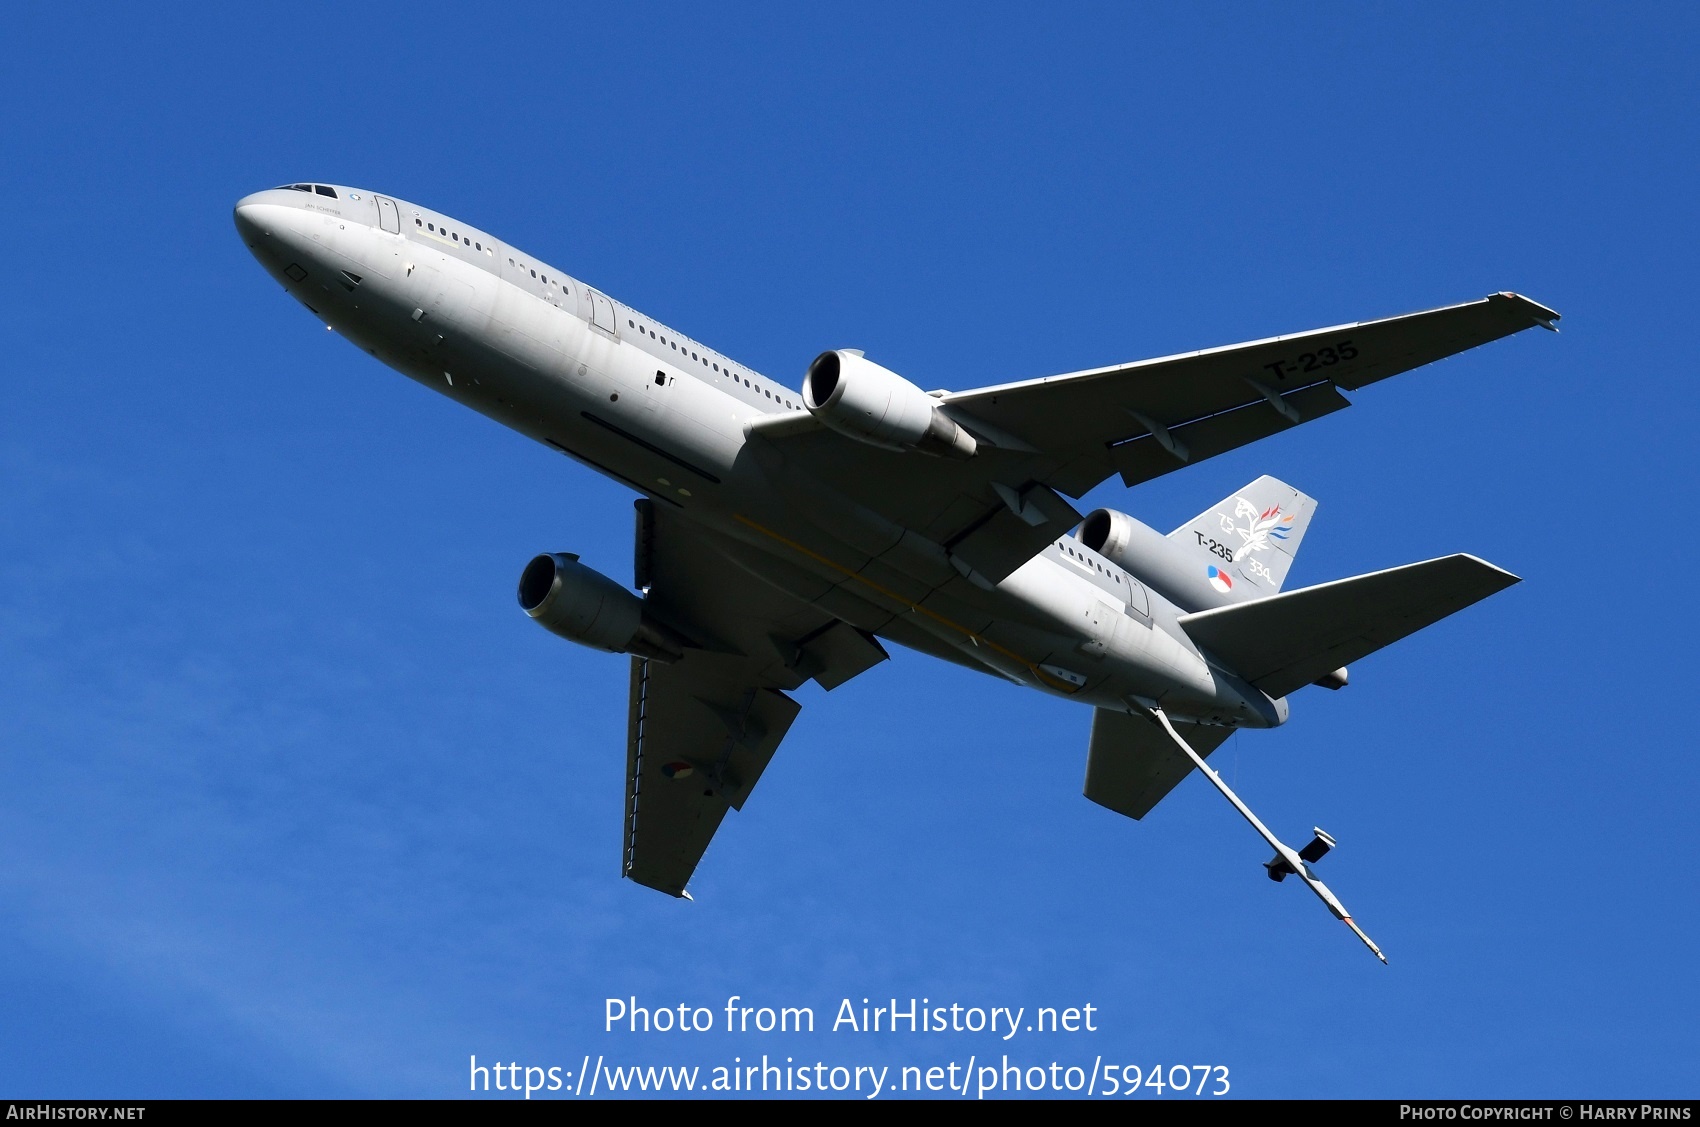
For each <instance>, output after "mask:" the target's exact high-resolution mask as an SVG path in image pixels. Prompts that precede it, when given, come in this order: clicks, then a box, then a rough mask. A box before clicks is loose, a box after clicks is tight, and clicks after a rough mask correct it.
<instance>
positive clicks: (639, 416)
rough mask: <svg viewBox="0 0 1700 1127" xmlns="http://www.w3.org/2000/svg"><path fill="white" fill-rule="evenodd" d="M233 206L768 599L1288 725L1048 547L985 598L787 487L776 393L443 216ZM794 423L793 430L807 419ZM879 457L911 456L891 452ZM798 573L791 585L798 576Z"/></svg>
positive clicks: (365, 342)
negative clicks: (672, 514)
mask: <svg viewBox="0 0 1700 1127" xmlns="http://www.w3.org/2000/svg"><path fill="white" fill-rule="evenodd" d="M302 187H305V188H307V189H309V190H306V191H303V190H301V188H299V187H298V188H280V189H274V190H270V191H264V192H259V193H256V194H254V195H251V196H248V197H246V198H245V199H243V200H242V201H241V202H240V203H239V204H238V205H237V208H236V224H237V227H238V229H239V231H240V232H241V234H242V237H243V240H244V242H246V243H247V245H248V247H249V248H250V250H251V251H252V252H253V253H254V255H255V257H256V258H258V259H259V261H260V262H261V263H262V265H264V266H265V268H266V269H267V271H268V272H270V273H271V275H272V276H273V277H274V278H276V279H277V280H278V281H279V283H281V284H282V285H283V286H284V288H285V289H287V290H288V291H289V292H290V293H291V294H292V295H293V296H295V297H296V298H297V299H298V300H300V301H301V302H302V303H303V304H304V305H306V306H307V307H308V308H309V309H310V310H311V311H312V312H313V314H314V315H315V316H316V317H317V318H319V319H320V320H321V321H322V322H323V323H325V324H326V325H328V326H329V327H331V328H332V329H334V330H335V331H337V332H338V333H340V334H341V335H343V336H344V337H346V338H348V339H349V340H351V341H353V342H354V343H355V344H357V345H359V346H360V347H361V348H364V349H365V350H366V351H368V352H370V353H371V354H372V355H374V356H376V357H377V358H378V359H380V360H382V361H383V362H384V363H386V364H388V365H390V366H391V367H393V368H396V369H397V370H398V371H401V372H403V373H404V374H406V375H408V376H409V377H411V378H412V379H414V380H417V381H418V382H420V383H422V384H424V385H425V386H426V387H429V388H431V389H433V390H435V391H437V392H439V393H440V394H443V395H446V396H448V397H449V398H451V399H454V400H456V401H457V402H460V403H462V404H464V405H466V406H468V407H470V408H472V409H473V410H476V411H479V412H481V413H482V414H485V415H488V416H489V417H491V418H493V419H495V420H496V421H498V422H500V423H502V424H503V425H505V426H508V427H511V428H512V429H514V430H516V431H519V432H520V433H521V434H524V435H526V436H527V437H529V438H532V439H533V440H535V441H537V442H540V443H544V444H546V445H548V446H550V447H552V448H554V449H555V450H558V451H560V452H562V453H564V454H567V455H569V456H571V457H573V458H575V459H577V460H579V461H581V462H583V463H585V464H586V465H589V466H591V467H592V468H594V469H597V470H599V471H601V472H602V473H604V474H607V475H608V476H610V477H612V478H615V479H616V480H619V481H621V482H623V483H625V484H626V485H628V486H630V487H631V488H632V489H634V490H637V491H638V492H640V493H642V494H643V495H645V496H647V497H648V498H650V499H651V501H652V503H654V504H657V505H669V506H674V507H676V508H678V509H679V510H682V512H683V513H684V514H686V515H688V517H689V519H691V520H693V521H695V522H697V523H698V524H700V525H702V526H704V527H705V528H707V529H709V530H712V532H713V533H714V534H715V535H716V536H717V537H718V538H719V539H720V541H721V542H723V543H724V544H725V546H726V550H727V554H728V555H730V556H731V557H732V558H733V559H735V560H736V561H737V562H738V563H739V564H740V565H741V566H743V567H744V568H746V569H747V570H749V571H751V572H753V573H755V574H757V575H760V576H761V577H762V578H764V579H766V580H768V581H769V582H771V583H772V584H774V585H775V586H777V587H779V588H781V589H783V590H787V591H790V592H791V593H792V594H794V595H797V597H799V598H802V599H804V600H805V601H810V598H811V596H810V595H809V594H808V593H807V592H808V591H809V590H814V589H816V588H818V586H819V584H820V582H821V581H822V580H823V579H824V580H828V581H830V582H831V583H832V585H833V588H832V595H831V601H830V602H829V603H828V602H825V601H822V600H819V599H816V600H815V601H821V602H822V605H823V606H825V607H826V608H827V609H830V610H831V612H832V613H833V614H834V615H836V616H837V617H839V618H842V619H844V620H845V621H847V622H849V623H851V624H852V625H854V626H857V627H859V628H861V629H864V630H867V631H869V632H870V633H874V634H877V635H879V636H881V637H884V638H887V639H890V640H892V641H895V642H898V643H900V644H903V645H906V646H909V647H911V648H914V649H917V650H921V651H923V652H927V653H930V654H934V655H935V656H939V657H943V658H946V659H948V660H952V661H956V662H958V663H961V664H964V665H967V666H970V667H972V668H975V669H978V670H982V671H986V672H992V673H997V674H999V675H1001V676H1004V677H1006V678H1008V679H1010V680H1013V681H1016V682H1018V683H1021V684H1024V685H1027V686H1029V687H1032V688H1036V689H1039V690H1041V691H1044V692H1048V693H1052V694H1055V695H1058V696H1064V697H1068V698H1070V699H1075V700H1081V701H1084V702H1086V703H1090V704H1093V705H1096V706H1099V707H1105V708H1111V709H1115V710H1118V711H1128V710H1130V709H1133V708H1137V707H1140V706H1142V705H1146V704H1150V703H1152V702H1160V703H1161V705H1162V706H1163V708H1164V709H1166V710H1167V711H1168V712H1169V713H1170V714H1172V715H1175V716H1177V717H1183V718H1190V719H1195V720H1197V721H1200V722H1204V723H1211V724H1222V725H1229V726H1247V727H1269V726H1273V725H1276V724H1280V723H1282V722H1284V721H1285V719H1286V716H1287V709H1286V703H1285V701H1284V700H1280V701H1276V700H1271V699H1270V698H1269V697H1267V696H1265V695H1264V694H1263V693H1261V692H1259V691H1258V690H1256V689H1255V688H1253V687H1251V686H1250V685H1248V684H1246V683H1245V682H1244V681H1243V680H1241V679H1240V678H1239V677H1238V676H1236V675H1235V674H1233V673H1232V672H1230V671H1228V670H1225V669H1223V668H1220V667H1219V666H1217V665H1216V664H1215V663H1214V662H1212V661H1211V660H1210V658H1209V656H1208V655H1207V654H1205V653H1203V652H1201V650H1200V649H1199V647H1198V646H1197V645H1195V644H1194V643H1193V642H1192V641H1191V640H1190V639H1189V638H1188V636H1187V634H1186V632H1185V631H1183V630H1182V629H1181V628H1180V627H1179V626H1178V624H1177V620H1178V618H1179V616H1180V615H1181V614H1182V613H1185V611H1186V610H1196V609H1199V608H1197V607H1187V608H1181V607H1177V606H1176V605H1175V604H1174V603H1172V602H1171V601H1169V600H1168V599H1167V598H1165V597H1164V596H1163V595H1162V594H1160V593H1159V592H1158V591H1156V590H1153V589H1151V588H1150V587H1149V586H1147V585H1146V584H1144V583H1142V582H1141V581H1140V577H1139V576H1135V575H1132V574H1129V573H1128V572H1127V571H1125V570H1124V569H1122V568H1120V567H1118V566H1117V565H1115V564H1113V563H1112V562H1110V561H1109V560H1108V559H1106V558H1104V557H1103V556H1101V555H1099V554H1098V553H1096V552H1093V551H1092V550H1091V549H1089V548H1088V547H1086V545H1084V544H1082V543H1081V542H1079V540H1078V539H1077V538H1076V537H1074V536H1064V537H1062V538H1060V539H1059V540H1058V541H1056V542H1055V543H1053V544H1051V545H1049V546H1048V547H1046V548H1045V549H1044V550H1043V551H1042V552H1040V553H1039V554H1038V555H1037V556H1035V557H1033V558H1032V559H1031V560H1029V561H1028V562H1027V563H1025V564H1024V565H1022V566H1021V567H1019V568H1018V569H1016V570H1015V571H1014V572H1013V573H1011V574H1010V575H1008V576H1006V577H1005V578H1003V579H1002V580H1001V581H1000V582H998V583H996V584H995V585H993V586H991V587H990V589H987V588H985V587H983V586H981V585H976V584H974V583H971V582H969V580H968V579H967V578H966V577H964V576H962V575H958V574H956V573H955V572H954V571H952V570H951V568H950V567H949V565H948V562H947V561H946V559H945V556H944V553H943V550H942V549H941V548H940V547H939V546H938V545H936V544H933V543H930V542H928V541H927V540H926V538H925V537H922V536H920V535H919V534H917V533H916V532H915V531H914V530H898V531H899V532H900V533H901V535H895V536H894V534H893V530H892V529H891V528H890V527H888V526H885V525H884V524H883V523H882V522H881V521H880V519H879V518H876V517H874V516H873V515H872V514H866V513H864V512H861V511H859V510H858V507H857V506H856V505H855V503H854V502H852V501H849V500H848V499H846V498H843V497H840V496H836V495H834V493H833V491H832V487H831V484H830V483H827V482H820V481H818V480H806V479H802V478H799V476H798V475H797V474H796V473H795V472H794V469H793V467H788V466H787V465H786V463H785V460H784V457H783V454H782V453H780V452H779V451H778V450H777V449H776V448H775V447H774V446H773V445H772V444H771V443H768V442H766V441H765V440H764V439H763V438H762V436H761V427H760V426H756V425H755V424H758V423H761V422H762V421H763V420H770V419H772V418H773V417H775V416H783V415H786V414H794V415H804V414H806V413H807V408H806V407H805V406H804V403H803V400H802V397H801V396H800V395H799V393H798V392H797V391H795V390H794V389H792V388H789V387H785V386H783V385H781V384H778V383H776V382H774V381H773V380H770V379H768V378H766V377H764V376H762V375H761V374H760V373H758V372H756V371H754V370H753V369H751V368H750V367H749V366H748V365H745V364H741V363H738V362H737V361H735V360H732V359H731V358H729V357H727V356H725V355H724V354H722V353H720V352H718V351H716V350H714V349H712V348H710V347H708V346H706V345H703V344H701V343H700V342H698V341H695V340H693V339H691V338H689V337H686V336H684V335H683V334H680V333H677V332H675V331H674V330H672V329H671V328H668V327H667V326H665V325H663V324H661V323H660V322H658V321H657V320H656V319H655V318H653V317H649V316H647V315H645V314H642V313H640V312H639V311H637V310H636V309H634V308H632V307H631V306H628V305H625V304H623V303H621V302H619V301H616V300H614V299H613V298H611V297H609V296H607V295H605V294H603V293H601V292H600V291H597V290H595V289H593V288H591V287H589V286H586V285H585V284H584V283H583V282H581V281H579V280H578V279H576V278H574V277H572V276H570V275H568V274H566V273H565V272H564V271H561V270H559V269H557V268H556V267H554V266H551V265H548V264H546V263H544V262H542V261H541V260H540V259H538V258H537V257H536V256H534V255H530V254H527V253H525V252H523V251H521V250H519V249H518V248H517V247H514V246H511V245H509V244H507V243H505V242H503V241H501V240H500V239H496V238H493V237H492V236H490V235H488V234H486V233H484V232H482V231H480V230H478V229H476V228H473V227H470V226H469V225H467V224H465V223H461V222H459V221H458V220H455V219H452V218H450V217H448V216H445V215H442V214H441V213H438V212H434V211H431V210H429V209H427V208H423V207H420V206H418V205H415V204H411V203H408V202H406V201H404V200H399V199H394V198H392V197H384V196H380V195H376V194H374V193H370V192H367V191H364V190H360V189H352V190H351V189H348V188H345V187H343V186H340V185H335V186H329V185H327V186H324V188H325V189H328V191H329V192H331V193H334V195H332V194H327V192H326V191H325V190H320V188H319V186H316V185H306V186H302ZM802 421H804V420H801V419H800V420H799V422H802ZM889 456H890V457H891V458H894V459H914V460H924V459H925V458H927V457H928V455H926V454H921V453H916V452H900V451H892V452H891V453H890V454H889ZM805 579H806V582H804V581H803V580H805Z"/></svg>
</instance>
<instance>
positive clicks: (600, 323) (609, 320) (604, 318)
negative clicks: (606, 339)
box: [585, 288, 619, 336]
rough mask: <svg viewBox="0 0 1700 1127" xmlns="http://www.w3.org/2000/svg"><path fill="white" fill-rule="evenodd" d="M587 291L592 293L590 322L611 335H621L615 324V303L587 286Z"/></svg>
mask: <svg viewBox="0 0 1700 1127" xmlns="http://www.w3.org/2000/svg"><path fill="white" fill-rule="evenodd" d="M585 292H586V293H588V294H589V295H590V323H591V324H592V325H595V326H596V327H597V328H599V329H601V330H602V331H603V332H605V333H607V334H608V335H609V336H617V335H619V334H618V332H617V331H616V326H615V324H614V303H613V302H611V301H609V300H608V299H607V298H606V297H603V296H602V295H601V294H599V293H597V292H596V291H595V290H592V289H588V288H587V289H586V291H585Z"/></svg>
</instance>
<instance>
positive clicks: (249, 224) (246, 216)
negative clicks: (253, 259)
mask: <svg viewBox="0 0 1700 1127" xmlns="http://www.w3.org/2000/svg"><path fill="white" fill-rule="evenodd" d="M267 195H268V193H266V192H255V193H254V194H253V195H250V196H243V197H242V198H241V199H239V200H237V201H236V211H235V216H234V218H235V220H236V233H237V234H239V235H241V236H242V241H243V242H244V243H247V244H248V245H249V246H254V245H255V244H256V243H258V242H259V241H260V239H261V238H262V237H263V236H265V235H267V234H270V232H269V231H268V230H267V229H266V224H265V222H264V221H263V218H262V213H263V212H264V211H265V210H266V207H267V201H266V199H265V197H266V196H267ZM272 206H276V205H275V204H274V205H272Z"/></svg>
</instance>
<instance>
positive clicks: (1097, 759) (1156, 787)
mask: <svg viewBox="0 0 1700 1127" xmlns="http://www.w3.org/2000/svg"><path fill="white" fill-rule="evenodd" d="M1175 727H1176V728H1178V729H1179V730H1180V733H1181V736H1182V738H1183V739H1185V740H1186V741H1187V742H1188V743H1189V744H1191V745H1192V746H1193V749H1194V750H1195V751H1197V752H1198V754H1200V755H1203V756H1208V755H1209V754H1210V753H1211V752H1212V751H1214V750H1216V748H1218V747H1220V746H1221V745H1222V743H1223V742H1224V741H1226V740H1227V738H1228V737H1229V736H1231V735H1233V729H1232V728H1213V727H1206V726H1205V725H1202V724H1183V723H1178V722H1177V723H1176V725H1175ZM1191 770H1192V760H1190V759H1188V758H1187V757H1186V756H1185V755H1184V754H1182V753H1181V751H1180V749H1178V748H1177V747H1175V743H1174V741H1173V740H1171V739H1170V738H1169V736H1168V733H1166V732H1164V731H1163V729H1161V728H1159V727H1158V726H1157V725H1156V724H1155V723H1153V722H1152V721H1150V720H1147V719H1145V717H1143V716H1130V715H1128V714H1127V713H1125V712H1114V711H1112V710H1110V709H1107V708H1098V709H1094V710H1093V711H1092V742H1091V744H1090V745H1089V747H1088V749H1087V752H1086V789H1085V794H1086V797H1087V798H1090V799H1091V800H1092V801H1093V802H1096V803H1097V804H1098V805H1099V806H1103V807H1107V808H1108V809H1111V810H1114V811H1115V812H1116V813H1118V814H1126V815H1127V816H1128V817H1129V818H1143V817H1145V815H1147V814H1149V813H1150V812H1151V808H1152V807H1153V806H1156V805H1157V803H1158V802H1160V801H1162V799H1163V796H1164V795H1166V794H1168V793H1169V792H1170V791H1172V790H1174V789H1175V787H1177V786H1179V785H1180V781H1181V780H1182V779H1184V778H1186V777H1187V774H1188V773H1189V772H1191Z"/></svg>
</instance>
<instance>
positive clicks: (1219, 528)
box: [1169, 475, 1316, 599]
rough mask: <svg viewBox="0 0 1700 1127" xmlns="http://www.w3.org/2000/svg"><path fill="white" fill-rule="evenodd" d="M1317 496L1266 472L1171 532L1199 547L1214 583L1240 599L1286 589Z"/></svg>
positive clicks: (1175, 537) (1189, 545) (1191, 546)
mask: <svg viewBox="0 0 1700 1127" xmlns="http://www.w3.org/2000/svg"><path fill="white" fill-rule="evenodd" d="M1315 512H1316V501H1315V500H1313V499H1312V498H1310V497H1306V496H1305V495H1304V494H1303V493H1300V492H1299V491H1298V490H1297V489H1294V488H1293V487H1292V486H1290V485H1288V484H1287V483H1286V482H1284V481H1277V480H1276V479H1275V478H1272V477H1269V476H1267V475H1265V476H1263V477H1260V478H1258V479H1257V480H1256V481H1254V482H1252V483H1251V484H1250V485H1248V486H1246V487H1245V488H1244V489H1242V490H1240V491H1239V492H1238V493H1236V494H1234V495H1233V496H1231V497H1228V498H1225V499H1224V500H1223V501H1221V502H1220V503H1219V504H1217V505H1214V506H1212V507H1211V508H1209V509H1206V510H1205V511H1204V512H1202V513H1199V514H1198V516H1196V517H1194V518H1193V519H1192V520H1190V521H1188V522H1187V523H1186V524H1183V525H1181V526H1180V527H1179V528H1177V529H1175V530H1174V531H1173V532H1171V533H1169V539H1170V540H1172V541H1174V542H1175V543H1176V544H1177V545H1179V546H1180V547H1182V548H1183V549H1191V550H1192V551H1195V552H1197V553H1198V555H1199V558H1200V561H1201V562H1202V563H1204V564H1205V565H1206V567H1207V569H1208V571H1207V574H1208V576H1209V579H1210V585H1211V586H1212V587H1214V588H1216V590H1218V591H1220V592H1221V593H1222V594H1224V595H1229V596H1231V597H1233V598H1235V599H1258V598H1262V597H1264V596H1266V595H1273V594H1275V592H1277V591H1279V590H1280V589H1281V584H1282V583H1283V582H1285V580H1286V578H1287V570H1288V569H1289V568H1290V567H1292V566H1293V557H1294V556H1296V555H1298V551H1299V542H1300V541H1301V540H1303V539H1304V535H1305V529H1306V528H1309V527H1310V518H1311V516H1312V515H1313V514H1314V513H1315Z"/></svg>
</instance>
